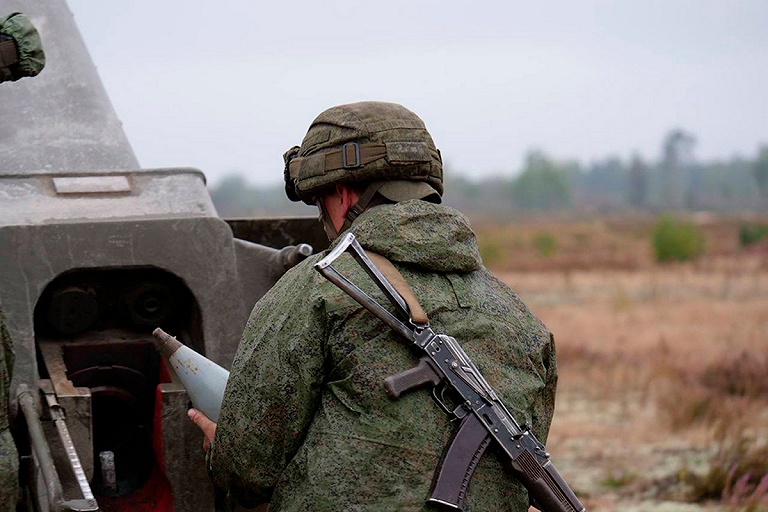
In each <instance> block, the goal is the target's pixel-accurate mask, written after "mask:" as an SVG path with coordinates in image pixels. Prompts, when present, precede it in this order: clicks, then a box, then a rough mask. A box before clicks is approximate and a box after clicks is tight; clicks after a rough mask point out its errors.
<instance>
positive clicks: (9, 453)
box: [0, 309, 19, 512]
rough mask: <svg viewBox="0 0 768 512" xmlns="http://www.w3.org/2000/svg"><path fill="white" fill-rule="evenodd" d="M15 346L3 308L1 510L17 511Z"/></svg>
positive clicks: (0, 331)
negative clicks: (12, 399)
mask: <svg viewBox="0 0 768 512" xmlns="http://www.w3.org/2000/svg"><path fill="white" fill-rule="evenodd" d="M13 356H14V354H13V344H12V343H11V336H10V335H9V334H8V329H7V328H6V326H5V317H4V316H3V311H2V309H0V511H3V512H5V511H8V512H11V511H14V510H16V501H17V500H18V497H19V474H18V473H19V454H18V452H17V451H16V445H15V444H14V442H13V436H12V435H11V430H10V426H9V418H8V399H9V397H8V393H9V392H10V388H11V372H12V370H13Z"/></svg>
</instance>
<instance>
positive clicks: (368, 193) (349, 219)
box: [341, 181, 385, 231]
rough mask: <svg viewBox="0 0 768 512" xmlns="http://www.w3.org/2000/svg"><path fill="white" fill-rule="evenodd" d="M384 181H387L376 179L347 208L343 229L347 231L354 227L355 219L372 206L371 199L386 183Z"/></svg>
mask: <svg viewBox="0 0 768 512" xmlns="http://www.w3.org/2000/svg"><path fill="white" fill-rule="evenodd" d="M384 183H385V182H383V181H375V182H373V183H371V184H370V185H368V186H367V187H366V188H365V190H364V191H363V193H362V195H361V196H360V199H358V200H357V202H356V203H355V204H353V205H352V206H350V207H349V210H347V214H346V215H345V216H344V217H345V219H344V225H343V226H342V227H341V230H342V231H346V230H348V229H349V228H350V227H352V223H353V222H354V221H355V219H356V218H358V217H359V216H360V214H361V213H363V212H364V211H365V210H367V209H368V207H369V206H372V205H371V204H370V203H371V200H372V199H373V197H374V196H375V195H376V192H378V191H379V189H380V188H381V187H382V186H383V185H384Z"/></svg>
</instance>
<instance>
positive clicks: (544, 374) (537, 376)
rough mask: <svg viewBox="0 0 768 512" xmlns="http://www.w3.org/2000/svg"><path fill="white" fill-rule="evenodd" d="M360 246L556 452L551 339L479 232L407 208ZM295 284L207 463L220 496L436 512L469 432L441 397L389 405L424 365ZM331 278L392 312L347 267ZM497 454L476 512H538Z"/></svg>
mask: <svg viewBox="0 0 768 512" xmlns="http://www.w3.org/2000/svg"><path fill="white" fill-rule="evenodd" d="M352 232H354V233H355V235H356V236H357V239H358V241H359V242H360V243H361V245H362V246H363V247H364V248H366V249H368V250H371V251H374V252H377V253H379V254H381V255H383V256H385V257H387V258H389V259H390V260H391V261H392V262H393V263H394V264H395V266H396V267H398V269H399V270H400V271H401V273H402V274H403V276H404V277H405V279H406V280H407V281H408V282H409V283H410V285H411V287H412V288H413V291H414V293H415V295H416V297H417V298H418V299H419V301H420V302H421V304H422V306H423V307H424V309H425V311H426V312H427V314H428V315H429V317H430V320H431V324H432V327H433V328H434V330H435V331H436V332H438V333H440V332H444V333H447V334H450V335H451V336H454V337H455V338H456V339H457V340H459V342H460V343H461V344H462V346H463V347H464V349H465V351H466V352H467V353H468V354H469V356H470V357H471V358H472V359H473V360H474V361H475V363H476V364H477V366H478V367H479V368H480V370H481V371H482V372H483V374H484V375H485V377H486V379H487V380H488V381H489V383H490V384H491V385H492V386H493V387H494V388H495V389H496V390H497V391H498V393H499V395H500V397H501V398H502V400H503V401H504V402H505V404H506V405H507V406H508V407H509V409H510V411H511V412H512V414H513V415H514V416H515V417H516V419H517V420H518V421H519V422H521V423H522V422H526V421H528V422H530V423H531V424H532V425H533V431H534V433H535V434H536V436H537V437H538V438H539V439H540V440H542V441H544V440H546V437H547V432H548V430H549V425H550V422H551V419H552V414H553V409H554V400H555V386H556V381H557V368H556V363H555V347H554V343H553V340H552V337H551V335H550V333H549V331H548V330H547V329H546V328H545V327H544V325H542V324H541V323H540V322H539V321H538V320H537V319H536V318H535V317H534V315H533V314H532V313H531V312H530V311H529V310H528V308H527V307H526V306H525V305H524V304H523V302H522V301H521V300H520V298H519V297H518V296H517V295H516V294H515V293H514V292H512V291H511V290H510V289H509V288H507V287H506V286H505V285H504V284H502V283H501V282H500V281H498V280H497V279H496V278H494V277H493V276H492V275H491V273H490V272H488V270H486V269H485V268H484V267H483V265H482V261H481V258H480V254H479V250H478V247H477V242H476V239H475V235H474V233H473V232H472V230H471V229H470V227H469V223H468V221H467V219H466V218H465V217H464V216H463V215H462V214H460V213H459V212H457V211H455V210H452V209H450V208H447V207H444V206H440V205H435V204H431V203H427V202H425V201H420V200H411V201H406V202H403V203H398V204H396V205H382V206H378V207H375V208H373V209H370V210H368V211H366V212H365V213H363V214H362V215H361V216H360V217H359V218H358V219H356V221H355V222H354V224H353V225H352ZM324 255H325V253H324V254H320V255H316V256H313V257H311V258H309V259H308V260H306V261H304V262H303V263H301V264H300V265H298V266H296V267H295V268H293V269H292V270H290V271H289V272H288V273H287V274H286V275H285V276H284V277H283V278H282V279H281V280H280V281H279V282H278V283H277V285H275V286H274V287H273V288H272V290H270V292H269V293H268V294H267V295H265V296H264V297H263V298H262V299H261V300H260V301H259V302H258V303H257V304H256V306H255V307H254V310H253V312H252V313H251V317H250V319H249V321H248V324H247V326H246V329H245V332H244V334H243V339H242V341H241V344H240V347H239V349H238V352H237V355H236V357H235V360H234V363H233V366H232V372H231V374H230V379H229V382H228V384H227V390H226V393H225V397H224V403H223V405H222V410H221V416H220V418H219V423H218V429H217V431H216V436H215V438H214V441H213V444H212V447H211V449H210V451H209V453H208V469H209V472H210V474H211V476H212V478H213V480H214V482H215V483H216V484H217V486H219V487H220V488H222V489H224V490H225V491H226V492H228V494H229V495H230V496H231V497H233V498H235V499H237V500H238V501H240V502H241V503H242V504H243V505H246V506H253V505H255V504H256V503H260V502H266V501H270V500H271V505H270V511H271V512H276V511H310V510H311V511H326V510H329V511H330V510H333V511H338V510H345V511H362V510H407V511H419V510H429V509H430V506H427V505H426V504H425V499H426V498H427V495H428V492H429V489H430V484H431V482H432V476H433V472H434V470H435V467H436V465H437V463H438V460H439V458H440V455H441V454H442V451H443V449H444V447H445V446H446V445H447V443H448V442H449V441H450V439H451V437H452V435H453V434H454V433H455V431H456V428H457V424H456V423H455V422H454V423H451V422H450V421H449V417H448V415H447V414H446V413H445V412H443V411H442V410H441V409H440V408H439V407H438V406H437V405H436V404H435V403H434V402H433V400H432V398H431V396H430V391H429V390H418V391H415V392H412V393H409V394H407V395H404V396H402V397H401V398H400V399H399V400H396V401H393V400H390V399H389V398H388V396H387V395H386V393H385V390H384V386H383V380H384V378H385V377H387V376H389V375H392V374H395V373H399V372H401V371H403V370H405V369H407V368H410V367H412V366H414V365H415V364H416V363H417V358H416V356H415V355H414V354H413V353H412V352H411V351H410V350H409V348H408V347H407V346H406V344H405V343H404V342H403V340H401V339H399V338H398V337H397V336H396V335H394V334H393V333H392V332H391V331H390V329H389V328H388V327H386V326H385V325H384V324H383V323H382V322H381V321H380V320H378V319H376V318H375V317H374V316H373V315H371V314H370V313H369V312H367V311H365V310H364V309H363V308H362V307H361V306H359V305H358V304H357V303H356V302H354V300H353V299H351V298H350V297H348V296H347V295H346V294H345V293H344V292H343V291H341V290H339V289H338V288H336V287H335V286H334V285H333V284H332V283H330V282H327V281H326V280H325V279H324V278H323V277H322V276H321V275H320V274H319V273H317V272H316V271H315V270H314V269H313V268H312V266H313V265H314V263H316V262H317V261H318V260H319V259H320V258H322V257H323V256H324ZM334 267H335V268H337V269H338V270H339V271H340V272H341V273H342V274H343V275H346V276H348V277H349V278H350V279H351V280H352V281H353V282H355V283H356V284H358V285H359V286H361V288H363V289H364V290H366V291H367V292H368V293H369V294H370V295H372V296H373V297H375V298H377V300H379V301H380V302H381V303H382V304H388V302H387V301H386V300H385V299H384V297H383V296H382V294H381V293H378V290H377V289H376V288H375V285H374V284H373V283H372V282H371V281H370V280H369V279H368V278H367V276H366V275H365V274H364V272H363V270H362V269H361V268H360V267H359V266H358V265H357V263H355V262H354V260H353V259H352V258H351V256H349V255H348V254H344V255H342V256H341V257H340V258H339V259H338V260H337V262H336V263H334ZM500 461H501V459H500V458H499V457H498V456H497V455H496V454H495V453H494V451H493V450H492V449H489V450H488V451H487V452H486V454H485V456H484V457H483V458H482V460H481V462H480V464H479V466H478V468H477V471H476V473H475V475H474V477H473V479H472V481H471V484H470V486H469V490H468V496H467V502H466V503H467V510H470V511H472V510H474V511H479V510H498V511H504V510H510V511H511V510H514V511H523V510H527V509H528V496H527V493H526V491H525V489H524V488H523V487H522V486H521V485H520V484H519V483H518V482H517V481H516V480H515V479H514V478H512V477H510V476H508V475H507V474H506V473H505V472H504V471H503V469H502V464H501V462H500Z"/></svg>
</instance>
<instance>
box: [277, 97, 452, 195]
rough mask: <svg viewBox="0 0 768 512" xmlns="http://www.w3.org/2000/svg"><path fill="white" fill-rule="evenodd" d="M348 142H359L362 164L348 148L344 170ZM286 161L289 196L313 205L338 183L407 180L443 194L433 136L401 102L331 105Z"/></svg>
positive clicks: (290, 151)
mask: <svg viewBox="0 0 768 512" xmlns="http://www.w3.org/2000/svg"><path fill="white" fill-rule="evenodd" d="M347 143H355V144H358V147H357V151H358V155H357V157H359V158H360V161H357V158H356V157H355V152H354V151H353V148H352V147H347V148H346V150H347V151H348V154H347V158H348V162H347V163H348V164H349V166H348V167H345V166H344V165H343V160H342V156H341V153H342V152H343V151H344V150H343V149H342V148H344V145H345V144H347ZM368 151H370V153H367V152H368ZM334 152H338V154H337V155H336V156H335V158H334V157H332V154H333V153H334ZM283 158H284V159H285V160H286V166H285V171H284V178H285V192H286V195H287V196H288V198H289V199H290V200H291V201H304V202H305V203H307V204H309V205H314V204H315V199H316V197H317V195H318V194H320V193H322V191H323V190H326V189H328V188H329V187H332V186H333V185H334V184H336V183H355V182H358V183H361V182H362V183H371V182H377V181H381V180H386V181H391V180H404V181H410V182H412V183H421V184H429V187H431V189H432V190H434V191H435V192H436V193H438V194H440V195H442V193H443V163H442V160H441V157H440V152H439V151H438V150H437V148H436V147H435V143H434V141H433V140H432V136H431V135H430V134H429V132H428V131H427V128H426V126H425V125H424V121H422V120H421V118H420V117H419V116H417V115H416V114H415V113H413V112H411V111H410V110H408V109H407V108H405V107H404V106H402V105H398V104H397V103H387V102H384V101H360V102H357V103H349V104H346V105H337V106H335V107H331V108H329V109H327V110H325V111H324V112H322V113H321V114H320V115H319V116H317V117H316V118H315V120H314V121H312V124H311V125H310V127H309V130H307V134H306V135H305V136H304V140H303V141H302V142H301V146H295V147H293V148H291V149H289V150H288V151H287V152H286V153H285V155H283ZM355 164H359V165H355ZM419 197H422V196H419Z"/></svg>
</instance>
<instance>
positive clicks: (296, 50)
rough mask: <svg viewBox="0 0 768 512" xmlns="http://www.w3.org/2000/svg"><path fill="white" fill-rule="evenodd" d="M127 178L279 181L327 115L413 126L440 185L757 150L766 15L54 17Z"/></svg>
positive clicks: (727, 8)
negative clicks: (676, 137)
mask: <svg viewBox="0 0 768 512" xmlns="http://www.w3.org/2000/svg"><path fill="white" fill-rule="evenodd" d="M68 3H69V5H70V8H71V10H72V12H73V14H74V16H75V20H76V22H77V23H78V25H79V27H80V30H81V31H82V34H83V37H84V39H85V42H86V44H87V45H88V47H89V50H90V52H91V55H92V57H93V59H94V61H95V63H96V66H97V67H98V70H99V73H100V75H101V78H102V80H103V82H104V85H105V86H106V88H107V92H108V93H109V95H110V97H111V99H112V103H113V105H114V107H115V110H116V111H117V115H118V117H119V118H120V119H121V120H122V122H123V125H124V127H125V130H126V133H127V135H128V138H129V140H130V141H131V144H132V146H133V149H134V151H135V152H136V155H137V157H138V159H139V162H140V164H141V165H142V167H145V168H150V167H170V166H192V167H197V168H200V169H202V170H203V171H204V172H205V173H206V175H207V176H208V179H209V183H213V184H215V183H216V182H217V181H218V180H220V179H221V177H222V176H224V175H226V174H228V173H234V172H239V173H242V174H244V175H246V176H247V177H248V179H249V181H251V182H252V183H277V182H279V181H280V180H281V179H282V153H283V152H284V151H285V150H286V149H288V148H289V147H291V146H293V145H294V144H299V143H300V142H301V139H302V137H303V136H304V133H305V132H306V129H307V128H308V126H309V124H310V122H311V121H312V119H314V117H315V116H316V115H317V114H319V113H320V112H321V111H323V110H325V109H326V108H328V107H330V106H333V105H337V104H340V103H349V102H354V101H360V100H383V101H394V102H397V103H402V104H403V105H405V106H406V107H408V108H410V109H411V110H413V111H415V112H416V113H417V114H419V115H420V116H421V117H422V119H424V121H425V122H426V124H427V128H428V129H429V130H430V131H431V133H432V135H433V137H434V139H435V142H436V143H437V145H438V147H439V148H440V149H441V151H442V153H443V157H444V160H445V161H446V163H447V165H448V167H449V168H450V169H453V170H454V171H456V172H459V171H460V172H462V173H464V174H466V175H468V176H472V177H483V176H488V175H493V174H504V175H512V174H513V173H515V172H517V171H518V170H519V169H520V167H521V165H522V162H523V159H524V156H525V153H526V152H527V151H528V150H530V149H532V148H539V149H543V150H545V151H547V152H548V153H549V154H550V155H552V156H553V157H555V158H557V159H577V160H579V161H581V162H582V163H584V164H588V163H589V162H590V161H593V160H597V159H602V158H605V157H606V156H609V155H617V156H619V157H621V158H624V159H626V158H629V157H630V156H631V155H632V154H633V153H635V152H637V153H639V154H640V155H641V156H643V157H644V158H647V159H656V158H657V157H658V155H659V153H660V148H661V143H662V139H663V137H664V135H665V134H666V133H667V132H668V131H669V130H670V129H673V128H677V127H680V128H683V129H685V130H687V131H689V132H691V133H693V134H694V135H695V136H696V138H697V146H696V150H695V154H696V156H697V157H698V158H699V159H705V160H706V159H712V158H730V157H732V156H734V155H741V156H743V157H747V158H752V157H754V155H755V154H756V151H757V147H758V145H759V144H760V143H768V30H766V26H768V1H764V0H754V1H746V0H744V1H741V0H723V1H719V2H712V1H703V0H702V1H694V0H691V1H679V0H663V1H630V0H628V1H597V0H594V1H558V2H530V1H528V2H513V1H509V0H498V1H486V2H483V1H471V0H463V1H458V0H429V1H419V0H387V1H385V2H364V1H349V0H348V1H342V0H323V1H309V0H302V1H294V2H292V1H289V0H284V1H279V2H277V1H268V2H261V1H255V0H222V1H218V2H211V1H209V2H202V1H199V0H162V1H156V0H155V1H150V0H132V1H131V0H109V1H104V0H101V1H98V0H68Z"/></svg>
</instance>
